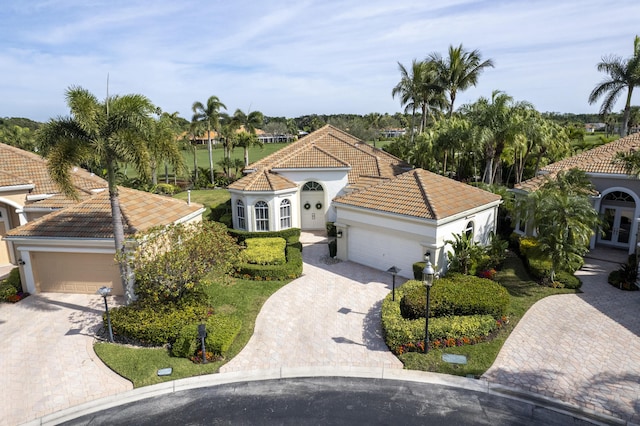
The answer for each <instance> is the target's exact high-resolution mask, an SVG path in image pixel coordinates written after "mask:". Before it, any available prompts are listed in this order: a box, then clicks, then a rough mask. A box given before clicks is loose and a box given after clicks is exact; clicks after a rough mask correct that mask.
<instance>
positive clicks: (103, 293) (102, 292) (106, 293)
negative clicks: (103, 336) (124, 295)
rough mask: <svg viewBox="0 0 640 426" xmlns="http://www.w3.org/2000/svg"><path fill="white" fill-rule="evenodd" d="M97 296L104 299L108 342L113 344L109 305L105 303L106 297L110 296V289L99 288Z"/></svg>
mask: <svg viewBox="0 0 640 426" xmlns="http://www.w3.org/2000/svg"><path fill="white" fill-rule="evenodd" d="M98 294H99V295H100V296H102V298H103V299H104V310H105V311H107V325H108V327H109V341H110V342H111V343H113V330H112V329H111V317H110V316H109V304H108V303H107V296H109V295H110V294H111V287H100V288H99V289H98Z"/></svg>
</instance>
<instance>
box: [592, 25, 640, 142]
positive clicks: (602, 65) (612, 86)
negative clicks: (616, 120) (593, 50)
mask: <svg viewBox="0 0 640 426" xmlns="http://www.w3.org/2000/svg"><path fill="white" fill-rule="evenodd" d="M597 68H598V71H600V72H605V73H607V75H608V76H607V77H606V78H605V79H604V80H602V81H601V82H600V83H599V84H598V85H597V86H596V87H594V89H593V90H592V91H591V94H590V95H589V103H590V104H594V103H596V102H597V101H598V99H600V97H602V96H604V100H603V102H602V105H601V106H600V114H601V115H602V116H603V117H604V116H606V115H607V114H609V113H610V112H611V111H612V109H613V107H614V105H615V103H616V101H617V100H618V98H619V97H620V94H621V93H622V92H623V91H624V90H625V89H626V91H627V98H626V100H625V104H624V113H623V115H622V126H621V128H620V136H621V137H625V136H626V135H627V132H628V130H629V129H628V126H629V116H630V113H631V96H632V95H633V89H634V87H638V86H640V37H638V36H636V37H635V39H634V42H633V56H631V57H630V58H627V59H622V58H621V57H619V56H615V55H610V56H606V57H603V58H602V61H601V62H599V63H598V65H597Z"/></svg>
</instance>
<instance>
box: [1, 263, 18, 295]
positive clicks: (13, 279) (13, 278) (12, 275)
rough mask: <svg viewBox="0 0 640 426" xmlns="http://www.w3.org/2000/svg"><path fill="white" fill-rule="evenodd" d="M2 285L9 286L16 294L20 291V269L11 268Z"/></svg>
mask: <svg viewBox="0 0 640 426" xmlns="http://www.w3.org/2000/svg"><path fill="white" fill-rule="evenodd" d="M3 283H6V284H9V285H10V286H12V287H13V288H15V289H16V292H21V291H22V282H21V281H20V269H18V268H13V269H12V270H11V271H10V272H9V276H8V277H7V278H5V279H4V281H3Z"/></svg>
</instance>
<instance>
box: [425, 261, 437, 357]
mask: <svg viewBox="0 0 640 426" xmlns="http://www.w3.org/2000/svg"><path fill="white" fill-rule="evenodd" d="M430 257H431V253H430V252H426V253H425V254H424V259H425V261H426V262H427V263H426V265H425V266H424V269H423V270H422V282H424V285H425V287H426V288H427V304H426V312H425V327H424V352H425V353H427V352H429V299H430V297H431V286H432V285H433V276H434V275H435V271H434V270H433V266H431V259H430Z"/></svg>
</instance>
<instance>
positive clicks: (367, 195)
mask: <svg viewBox="0 0 640 426" xmlns="http://www.w3.org/2000/svg"><path fill="white" fill-rule="evenodd" d="M499 200H500V196H499V195H496V194H493V193H491V192H487V191H484V190H482V189H479V188H475V187H473V186H471V185H467V184H465V183H462V182H458V181H455V180H452V179H449V178H446V177H444V176H440V175H437V174H435V173H431V172H428V171H426V170H422V169H415V170H411V171H409V172H406V173H404V174H402V175H400V176H398V177H396V178H393V179H389V180H386V181H384V182H382V183H379V184H378V185H374V186H371V187H369V188H366V189H363V190H361V191H357V192H354V193H351V194H348V195H344V196H341V197H336V198H335V199H334V202H336V203H338V204H345V205H350V206H356V207H362V208H366V209H371V210H379V211H385V212H389V213H395V214H401V215H405V216H413V217H419V218H423V219H435V220H437V219H444V218H447V217H449V216H452V215H455V214H458V213H462V212H465V211H467V210H471V209H473V208H476V207H480V206H483V205H485V204H488V203H492V202H496V201H499Z"/></svg>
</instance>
